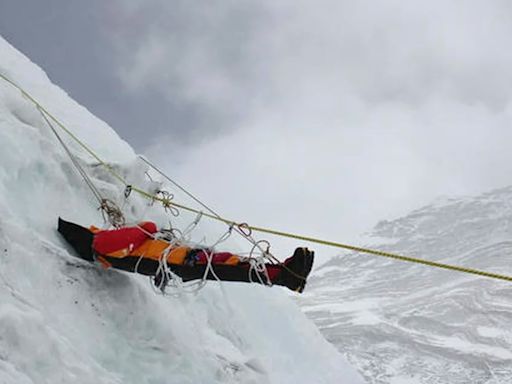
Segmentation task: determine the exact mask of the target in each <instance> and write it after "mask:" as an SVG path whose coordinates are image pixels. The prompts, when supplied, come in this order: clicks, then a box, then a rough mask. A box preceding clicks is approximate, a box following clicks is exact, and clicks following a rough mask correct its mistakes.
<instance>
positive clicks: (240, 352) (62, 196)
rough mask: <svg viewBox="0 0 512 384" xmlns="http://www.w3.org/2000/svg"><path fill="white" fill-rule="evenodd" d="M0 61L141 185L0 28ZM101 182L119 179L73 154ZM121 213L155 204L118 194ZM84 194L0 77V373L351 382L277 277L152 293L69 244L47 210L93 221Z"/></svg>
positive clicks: (128, 157) (355, 379)
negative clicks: (268, 281)
mask: <svg viewBox="0 0 512 384" xmlns="http://www.w3.org/2000/svg"><path fill="white" fill-rule="evenodd" d="M0 72H1V73H3V74H5V75H7V76H8V77H10V78H12V79H13V80H15V81H16V82H17V83H18V84H20V85H21V86H22V87H24V88H26V89H27V90H28V91H29V92H30V93H31V94H33V95H34V96H35V97H36V98H37V99H38V100H40V101H41V102H42V103H43V104H44V105H45V106H46V107H47V109H48V110H49V111H51V112H52V113H53V114H54V115H56V116H58V118H59V119H61V120H62V121H63V122H64V123H65V124H66V125H67V126H68V128H70V129H71V130H72V131H73V132H75V133H76V134H77V135H78V136H79V137H80V138H81V139H83V140H84V141H85V142H86V143H87V144H88V145H89V146H91V147H92V148H94V149H95V150H96V151H97V152H98V154H99V155H100V156H101V157H103V158H104V159H106V160H108V161H109V162H110V163H111V164H113V165H114V166H115V167H116V169H117V170H118V171H119V172H121V173H122V174H123V175H124V176H125V177H126V178H127V179H128V180H129V181H130V182H135V183H137V184H139V185H144V183H147V181H145V177H144V169H142V168H141V166H140V165H139V164H136V160H135V154H134V152H133V150H132V149H131V148H130V147H129V146H128V145H127V144H126V143H125V142H123V141H122V140H121V139H119V137H118V136H117V135H116V133H115V132H114V131H113V130H112V129H110V128H109V127H108V126H107V125H106V124H105V123H103V122H101V121H99V120H98V119H97V118H95V117H94V116H93V115H92V114H90V113H89V112H88V111H87V110H86V109H84V108H83V107H81V106H80V105H78V104H77V103H75V102H74V101H73V100H71V99H70V98H69V97H68V96H67V95H66V94H65V93H64V92H63V91H62V90H61V89H59V88H57V87H56V86H54V85H52V84H51V83H50V81H49V80H48V78H47V77H46V75H45V74H44V73H43V71H41V70H40V69H39V68H38V67H37V66H35V65H34V64H33V63H31V62H30V61H29V60H28V59H27V58H25V57H24V56H23V55H22V54H20V53H19V52H17V51H16V50H15V49H14V48H13V47H11V46H10V45H9V44H8V43H6V42H5V41H4V40H3V39H1V38H0ZM69 145H70V146H71V148H72V149H73V150H74V151H75V152H76V154H77V155H78V156H79V157H80V159H81V162H82V163H83V164H85V166H86V168H87V170H88V171H89V173H90V174H91V175H92V176H93V177H94V180H95V182H96V183H97V184H98V186H99V187H100V188H101V190H102V192H103V193H104V194H105V195H107V196H110V197H113V198H116V199H117V200H118V201H120V198H121V196H122V192H123V191H122V189H121V188H120V187H119V185H117V184H115V182H114V180H112V177H110V176H109V175H107V174H106V173H105V172H104V171H103V170H102V169H101V167H97V166H95V164H94V161H93V160H92V159H91V158H89V157H88V156H87V155H85V154H84V153H83V151H81V150H80V148H78V147H77V146H76V145H75V144H74V143H72V142H69ZM121 203H123V204H124V205H125V211H126V212H127V213H128V216H129V219H131V220H138V219H141V218H143V217H149V218H153V219H156V220H158V221H159V222H160V223H162V222H164V221H165V220H164V216H163V213H161V212H160V210H159V209H157V208H156V207H155V208H148V207H147V206H146V205H145V204H144V203H143V202H141V201H139V200H136V199H131V200H129V201H127V202H126V201H125V202H121ZM96 208H97V203H96V201H95V200H94V199H93V197H92V195H91V193H90V192H89V190H88V189H86V187H85V186H84V183H83V182H82V180H81V179H80V178H79V176H78V175H77V173H76V172H75V170H74V169H73V168H72V167H71V166H70V163H69V159H68V158H67V157H66V155H65V153H64V152H63V150H62V148H61V147H60V146H59V145H58V143H57V141H56V140H55V137H54V136H52V133H51V131H50V130H49V129H48V127H47V126H46V125H45V123H44V121H43V120H42V118H41V116H40V115H39V113H38V112H37V110H36V109H35V108H34V106H33V105H31V104H30V103H29V102H28V101H27V100H25V99H24V98H22V97H21V95H20V93H19V92H17V91H15V90H14V89H13V88H12V87H10V86H8V85H6V84H5V83H4V82H1V83H0V383H2V384H4V383H17V384H25V383H27V384H28V383H38V384H39V383H52V384H55V383H98V384H100V383H137V384H142V383H152V384H155V383H180V384H183V383H361V382H362V381H361V379H360V377H359V376H358V374H357V373H355V371H354V369H352V368H351V367H350V366H349V365H348V364H347V363H346V362H345V360H344V358H343V357H342V356H341V355H340V354H339V353H338V352H337V351H336V349H335V348H334V347H332V346H331V345H330V344H328V343H327V342H326V341H325V339H323V337H322V336H321V335H320V333H319V332H318V330H317V329H316V327H315V326H314V325H313V324H312V323H311V322H310V321H309V320H307V319H306V318H305V317H304V315H303V314H302V313H301V312H300V310H299V309H298V307H297V306H296V304H294V303H293V302H292V301H291V300H290V298H289V297H288V295H287V294H286V293H285V292H284V291H283V290H282V289H281V288H271V289H269V288H265V287H261V286H257V285H244V284H223V285H222V286H221V285H219V284H217V283H211V284H208V285H207V286H206V288H205V289H203V290H202V291H200V293H199V294H198V295H181V296H176V297H174V296H168V297H163V296H161V295H157V294H155V293H154V292H153V290H152V289H151V287H150V285H149V284H148V281H147V279H145V278H142V277H140V276H136V275H133V274H126V273H122V272H118V271H111V270H109V271H105V270H102V269H101V268H98V267H95V266H91V265H89V264H87V263H84V262H82V261H80V260H78V259H77V258H74V257H72V256H71V255H70V253H69V252H70V250H69V248H68V247H67V246H66V245H65V244H64V242H63V241H62V239H61V238H60V237H59V236H58V235H57V233H56V230H55V228H56V220H57V217H58V216H59V215H60V216H62V217H64V218H66V219H68V220H73V221H76V222H79V223H82V224H84V225H89V224H96V225H101V224H102V221H101V216H100V215H99V213H98V211H97V209H96Z"/></svg>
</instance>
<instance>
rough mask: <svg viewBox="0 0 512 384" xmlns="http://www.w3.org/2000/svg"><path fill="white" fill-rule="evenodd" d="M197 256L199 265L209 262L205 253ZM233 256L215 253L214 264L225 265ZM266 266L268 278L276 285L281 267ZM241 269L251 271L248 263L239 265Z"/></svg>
mask: <svg viewBox="0 0 512 384" xmlns="http://www.w3.org/2000/svg"><path fill="white" fill-rule="evenodd" d="M197 256H198V259H197V262H198V263H200V264H203V263H206V262H207V259H206V252H205V251H201V252H199V253H198V254H197ZM232 256H234V255H233V254H232V253H230V252H218V253H214V254H213V255H212V264H213V265H214V266H215V264H222V263H225V262H226V261H227V260H229V258H230V257H232ZM265 265H266V267H267V273H268V277H269V279H270V281H272V282H274V283H275V282H276V281H277V278H278V277H279V274H280V273H281V269H282V268H281V266H279V265H273V264H265ZM239 267H240V268H245V269H249V264H247V263H243V264H239Z"/></svg>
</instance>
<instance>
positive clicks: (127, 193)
mask: <svg viewBox="0 0 512 384" xmlns="http://www.w3.org/2000/svg"><path fill="white" fill-rule="evenodd" d="M132 190H133V187H132V186H131V185H127V186H126V188H125V189H124V198H125V199H127V198H128V197H130V195H131V193H132Z"/></svg>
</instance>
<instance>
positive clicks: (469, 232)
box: [300, 187, 512, 384]
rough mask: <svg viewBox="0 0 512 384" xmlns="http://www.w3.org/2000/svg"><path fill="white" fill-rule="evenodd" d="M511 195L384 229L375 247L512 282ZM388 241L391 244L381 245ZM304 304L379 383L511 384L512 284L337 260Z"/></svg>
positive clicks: (450, 202) (382, 262)
mask: <svg viewBox="0 0 512 384" xmlns="http://www.w3.org/2000/svg"><path fill="white" fill-rule="evenodd" d="M511 202H512V187H508V188H502V189H497V190H494V191H491V192H488V193H485V194H483V195H481V196H476V197H465V198H449V199H448V198H445V199H438V200H437V201H435V202H434V203H432V204H431V205H429V206H426V207H423V208H421V209H418V210H416V211H414V212H411V213H410V214H409V215H407V216H405V217H402V218H399V219H396V220H393V221H382V222H381V223H379V224H378V225H377V226H376V227H375V229H374V231H373V232H372V233H371V234H370V235H371V236H373V237H374V238H375V239H378V240H376V241H375V242H374V243H373V244H371V243H370V244H371V245H370V246H372V247H373V248H377V249H384V250H388V251H393V252H396V253H399V254H404V255H410V256H415V257H422V258H426V259H429V260H434V261H439V262H444V263H448V264H455V265H460V266H466V267H469V268H476V269H481V270H484V271H489V272H495V273H499V274H505V275H509V276H512V203H511ZM382 239H385V241H382ZM309 288H310V289H309V290H308V292H307V293H306V294H305V295H304V296H303V298H301V299H300V302H301V303H302V305H303V309H304V310H305V311H306V313H307V314H308V315H309V316H310V317H311V318H312V319H313V320H314V321H315V322H316V323H317V325H318V326H319V327H320V329H321V330H322V332H323V333H324V335H325V336H326V338H327V339H328V340H330V341H331V342H332V343H333V344H335V345H337V346H338V349H339V350H340V351H341V352H342V353H344V355H345V356H347V358H348V359H349V361H350V362H352V363H353V364H354V365H356V366H357V367H359V369H360V371H361V372H362V373H363V375H364V376H365V377H366V378H367V380H368V382H370V383H375V384H402V383H407V384H416V383H418V384H419V383H421V384H427V383H429V384H430V383H436V384H438V383H439V384H441V383H442V384H457V383H459V384H465V383H472V384H509V383H511V382H512V333H511V332H510V324H512V285H511V284H510V283H509V282H506V281H498V280H492V279H489V278H482V277H477V276H474V275H468V274H463V273H460V272H453V271H446V270H439V269H434V268H430V267H427V266H423V265H414V264H409V263H403V262H398V261H392V260H388V259H383V258H379V257H375V256H368V255H362V254H344V255H340V257H338V258H334V259H333V260H331V261H330V262H328V263H327V264H325V265H324V266H323V267H322V268H320V269H318V272H317V274H316V276H313V278H312V279H310V286H309Z"/></svg>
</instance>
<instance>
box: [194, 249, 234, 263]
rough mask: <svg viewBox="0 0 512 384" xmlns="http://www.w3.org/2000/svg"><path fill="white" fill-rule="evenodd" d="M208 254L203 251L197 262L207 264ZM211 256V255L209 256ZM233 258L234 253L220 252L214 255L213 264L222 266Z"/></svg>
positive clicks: (199, 254) (198, 255)
mask: <svg viewBox="0 0 512 384" xmlns="http://www.w3.org/2000/svg"><path fill="white" fill-rule="evenodd" d="M206 255H207V253H206V252H205V251H201V252H199V253H198V254H197V262H198V263H200V264H203V263H206V262H207V261H208V259H207V258H206ZM208 256H209V254H208ZM231 256H233V254H232V253H229V252H218V253H214V254H213V255H212V264H219V263H220V264H222V263H225V262H226V261H227V260H228V259H229V258H230V257H231Z"/></svg>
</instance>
